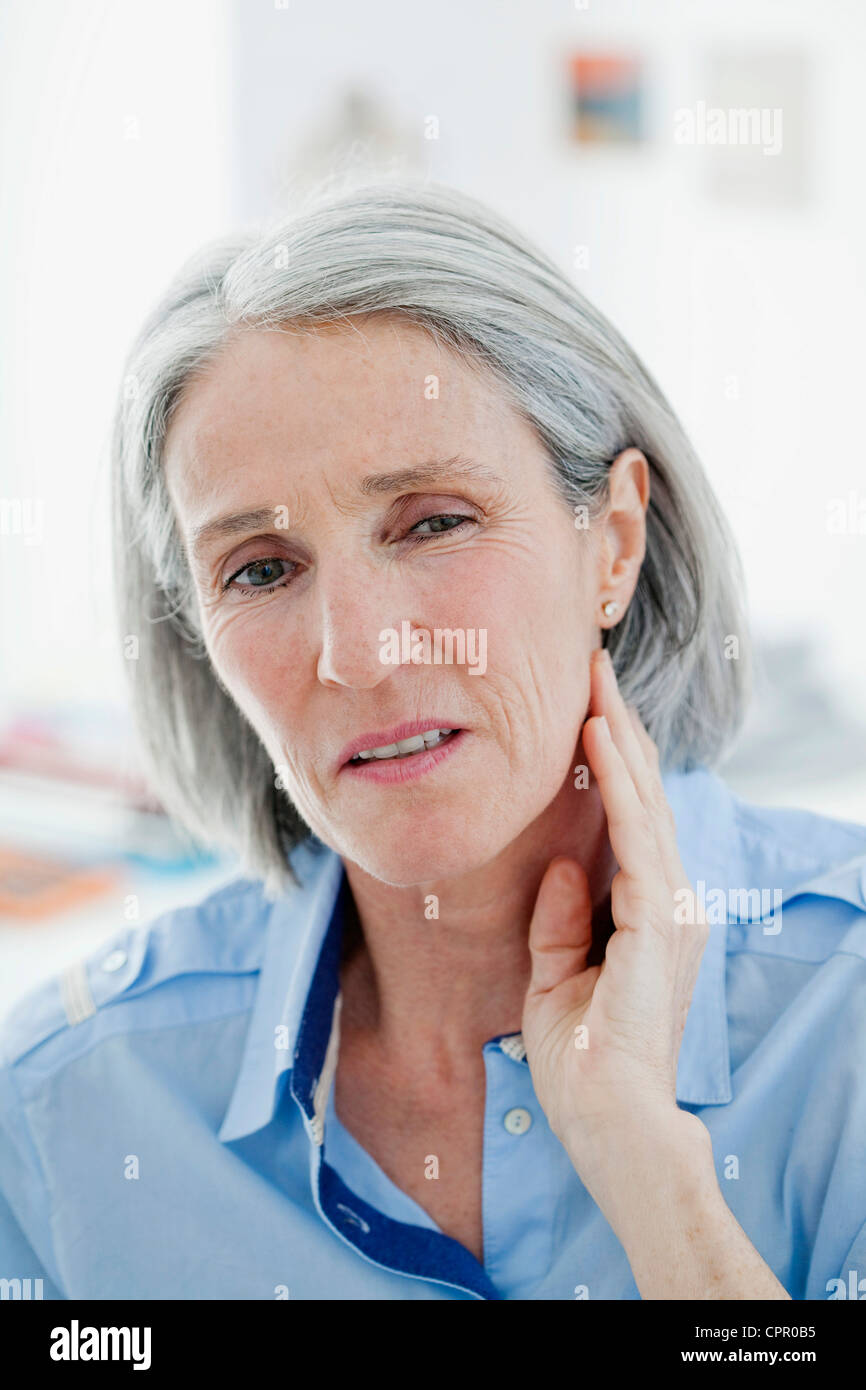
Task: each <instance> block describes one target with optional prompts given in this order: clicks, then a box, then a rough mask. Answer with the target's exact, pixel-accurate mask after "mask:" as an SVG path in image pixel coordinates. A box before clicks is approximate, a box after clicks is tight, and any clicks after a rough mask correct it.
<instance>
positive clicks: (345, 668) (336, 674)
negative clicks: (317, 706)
mask: <svg viewBox="0 0 866 1390" xmlns="http://www.w3.org/2000/svg"><path fill="white" fill-rule="evenodd" d="M318 587H319V604H318V606H317V612H318V623H319V632H318V634H317V640H318V644H319V656H318V661H317V664H316V676H317V678H318V680H319V681H320V682H321V684H322V685H325V686H333V687H336V686H348V687H350V688H352V689H354V690H372V689H374V688H375V687H376V686H377V685H379V683H380V682H381V681H383V680H385V679H386V678H387V676H388V675H389V673H390V672H391V671H392V670H393V667H392V666H389V665H387V664H386V663H384V662H383V661H381V660H380V657H379V653H380V651H382V649H383V643H382V641H380V634H381V633H382V632H383V631H385V630H386V629H389V628H396V629H397V631H398V632H399V630H400V622H401V620H402V619H403V618H404V617H405V612H402V613H397V612H396V611H395V603H394V594H393V589H391V591H390V592H388V584H387V579H386V577H384V576H382V575H381V574H376V573H374V572H371V571H370V570H369V569H362V568H361V567H359V568H357V569H354V570H353V572H352V573H349V574H347V573H346V572H345V570H343V571H342V572H340V573H332V574H329V575H327V576H326V575H324V574H323V573H322V571H321V570H320V572H319V586H318ZM398 606H399V605H398Z"/></svg>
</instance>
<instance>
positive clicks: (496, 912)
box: [341, 780, 616, 1072]
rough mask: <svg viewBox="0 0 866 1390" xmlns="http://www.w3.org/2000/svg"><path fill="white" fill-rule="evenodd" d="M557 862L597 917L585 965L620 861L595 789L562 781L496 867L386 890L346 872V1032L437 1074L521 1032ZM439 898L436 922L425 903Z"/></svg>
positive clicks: (398, 1063)
mask: <svg viewBox="0 0 866 1390" xmlns="http://www.w3.org/2000/svg"><path fill="white" fill-rule="evenodd" d="M558 854H565V855H569V856H570V857H571V858H573V859H576V860H577V862H578V863H579V864H581V866H582V867H583V868H584V870H585V871H586V873H587V875H588V878H589V887H590V892H591V894H592V901H593V906H594V917H593V933H594V939H593V951H592V955H591V957H590V964H594V963H598V961H599V960H600V959H601V952H603V948H604V945H605V944H606V941H607V937H608V936H609V934H610V913H609V903H608V900H609V894H610V884H611V879H612V877H613V875H614V873H615V872H616V861H615V860H614V858H613V853H612V851H611V848H610V843H609V840H608V837H607V823H606V820H605V815H604V809H603V806H602V803H601V797H600V795H599V791H598V787H597V786H596V784H595V783H594V782H592V783H591V784H590V786H589V787H587V788H586V789H584V790H582V791H580V792H575V790H574V788H573V786H572V784H571V781H570V780H569V781H567V782H566V784H565V785H564V786H563V787H562V789H561V790H560V792H559V794H558V795H557V797H556V798H555V799H554V801H553V802H552V803H551V804H550V805H549V806H548V807H547V809H546V810H545V811H544V813H543V814H542V815H541V816H539V817H538V819H537V820H536V821H534V822H533V823H532V824H531V825H529V826H527V828H526V829H525V830H524V831H523V833H522V834H521V835H520V836H519V837H518V838H517V839H516V840H515V841H513V842H512V843H511V844H510V845H508V846H507V847H506V848H505V849H504V850H503V851H502V852H501V853H500V854H499V855H498V856H497V857H496V859H494V860H491V861H490V862H489V863H487V864H484V865H482V866H481V867H479V868H477V869H473V870H471V871H470V872H468V873H466V874H463V875H460V876H459V877H451V878H448V879H445V880H442V881H441V882H435V881H433V882H426V883H424V884H416V885H412V886H409V887H395V886H393V885H392V884H387V883H382V882H381V880H379V879H376V878H373V877H372V876H371V875H369V874H367V873H365V871H364V870H363V869H361V868H360V867H359V866H358V865H357V864H355V863H353V862H352V861H346V877H347V879H348V883H349V887H350V889H351V893H352V898H353V899H354V909H355V913H356V918H355V920H351V917H352V914H351V913H350V921H349V922H347V925H346V936H345V939H344V961H343V967H342V974H341V988H342V991H343V1015H342V1016H343V1020H344V1026H345V1027H348V1028H351V1030H352V1032H353V1034H354V1035H355V1036H356V1037H358V1038H362V1039H363V1040H364V1041H365V1042H366V1043H367V1044H369V1045H371V1046H374V1047H375V1049H376V1053H377V1055H378V1057H379V1059H380V1060H381V1061H383V1062H385V1063H386V1064H387V1063H389V1062H390V1063H392V1064H393V1066H394V1068H395V1069H401V1070H404V1071H408V1072H412V1071H413V1070H416V1069H417V1068H418V1067H420V1068H421V1069H429V1068H430V1067H431V1064H435V1065H436V1066H437V1067H441V1068H443V1069H444V1070H445V1071H449V1070H451V1067H452V1063H453V1067H454V1068H455V1069H456V1068H459V1066H460V1065H461V1059H462V1060H463V1062H464V1063H465V1059H466V1057H467V1055H477V1054H478V1053H479V1052H480V1049H481V1047H482V1045H483V1044H484V1043H485V1042H486V1041H487V1040H488V1039H489V1038H492V1037H495V1036H496V1035H497V1034H501V1033H514V1032H517V1031H518V1030H519V1028H520V1022H521V1018H522V1014H523V1001H524V997H525V995H526V989H527V986H528V984H529V979H530V955H529V945H528V941H529V924H530V920H531V917H532V912H533V909H534V906H535V899H536V896H537V893H538V889H539V886H540V884H541V880H542V878H543V876H544V873H545V871H546V869H547V866H548V864H549V863H550V861H551V859H552V858H553V857H554V856H555V855H558ZM431 894H433V895H435V896H436V898H437V899H438V903H439V916H438V918H428V917H427V916H425V904H426V903H427V902H428V901H429V897H430V895H431Z"/></svg>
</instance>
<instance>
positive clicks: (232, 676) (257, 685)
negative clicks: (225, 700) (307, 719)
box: [205, 599, 299, 746]
mask: <svg viewBox="0 0 866 1390" xmlns="http://www.w3.org/2000/svg"><path fill="white" fill-rule="evenodd" d="M272 602H273V603H274V604H275V605H276V604H277V603H278V602H279V600H278V599H274V600H272ZM268 617H270V618H271V619H272V618H273V615H268V614H266V613H265V611H264V610H261V611H260V612H259V613H243V612H234V613H230V614H229V615H228V616H227V617H226V618H224V619H221V621H220V622H219V623H217V624H214V625H213V627H212V628H211V630H210V631H206V633H205V645H206V647H207V651H208V654H209V656H210V659H211V662H212V663H213V666H214V668H215V670H216V671H217V672H218V674H219V677H220V679H221V681H222V683H223V685H224V686H225V687H226V689H227V690H228V691H229V693H230V695H231V696H232V698H233V700H234V701H235V703H236V704H237V705H238V707H239V708H240V709H241V710H242V711H243V713H244V714H245V715H246V717H247V719H248V720H249V721H250V723H251V724H252V726H253V728H254V729H255V730H256V732H257V733H258V734H259V736H260V737H261V738H262V739H263V741H264V742H265V744H266V745H267V746H270V743H271V740H270V738H269V736H268V735H269V733H270V732H271V731H272V730H275V729H277V728H278V727H279V724H280V723H281V722H282V721H283V720H284V719H285V718H286V716H287V715H288V716H289V717H291V713H292V709H293V706H294V705H295V704H296V703H298V702H299V697H298V695H297V694H296V689H295V686H296V683H297V661H294V662H293V661H292V653H293V650H294V649H295V645H296V644H293V643H292V641H291V635H290V633H289V632H288V630H287V628H286V625H285V624H283V625H276V626H275V624H274V622H273V621H267V618H268ZM295 655H296V652H295ZM293 673H294V683H293V678H292V677H293Z"/></svg>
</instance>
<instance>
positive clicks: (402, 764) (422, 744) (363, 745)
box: [340, 721, 466, 782]
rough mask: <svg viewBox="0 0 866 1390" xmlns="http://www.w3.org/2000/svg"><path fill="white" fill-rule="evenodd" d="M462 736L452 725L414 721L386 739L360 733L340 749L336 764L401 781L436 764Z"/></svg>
mask: <svg viewBox="0 0 866 1390" xmlns="http://www.w3.org/2000/svg"><path fill="white" fill-rule="evenodd" d="M465 737H466V730H465V729H460V728H456V727H455V726H454V725H448V724H442V723H433V722H432V721H428V722H422V721H415V723H414V724H412V725H403V726H401V727H400V728H398V729H395V730H393V731H392V734H391V737H390V739H387V735H386V736H385V738H386V739H387V741H384V740H383V737H382V736H381V735H375V734H374V735H369V734H368V735H363V736H362V737H361V738H360V739H356V740H355V741H354V743H353V744H350V745H349V747H348V748H346V749H345V750H344V754H343V761H342V763H341V766H340V770H341V771H342V772H349V773H352V774H354V775H355V776H361V777H364V778H365V779H368V778H372V779H373V780H374V781H383V782H392V781H398V782H400V781H405V780H406V779H407V778H410V777H413V776H415V775H416V774H418V773H421V772H426V771H428V770H429V769H430V768H433V767H436V766H437V765H438V763H439V762H441V761H442V759H443V758H445V757H448V756H450V754H451V752H452V750H453V749H455V748H456V746H457V745H458V744H459V743H460V742H462V740H463V739H464V738H465Z"/></svg>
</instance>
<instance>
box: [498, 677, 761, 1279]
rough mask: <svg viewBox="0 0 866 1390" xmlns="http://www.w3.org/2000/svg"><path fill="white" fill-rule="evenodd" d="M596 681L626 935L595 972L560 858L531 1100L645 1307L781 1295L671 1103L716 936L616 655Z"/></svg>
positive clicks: (592, 742)
mask: <svg viewBox="0 0 866 1390" xmlns="http://www.w3.org/2000/svg"><path fill="white" fill-rule="evenodd" d="M591 672H592V696H591V711H592V713H591V717H590V718H589V719H587V721H586V722H585V724H584V727H583V746H584V749H585V750H586V756H587V758H588V760H589V763H590V766H591V768H592V771H593V774H594V775H595V779H596V781H597V783H598V786H599V790H600V792H601V797H602V801H603V803H604V808H605V812H606V814H607V825H608V835H609V838H610V844H611V847H612V849H613V852H614V854H615V856H616V859H617V862H618V864H619V872H618V873H617V874H616V875H615V877H614V879H613V884H612V887H611V908H612V912H613V920H614V925H615V928H616V930H615V931H614V933H613V935H612V936H611V938H610V940H609V941H608V943H607V950H606V953H605V958H604V961H603V962H602V964H601V966H591V967H588V966H587V964H586V960H587V955H588V953H589V949H590V946H591V944H592V902H591V900H590V894H589V887H588V884H587V878H586V874H585V873H584V872H583V870H582V868H581V867H580V866H579V865H578V864H576V863H575V862H574V861H573V860H571V859H565V858H558V859H554V860H552V861H551V864H550V866H549V868H548V870H547V872H546V873H545V875H544V878H543V879H542V881H541V887H540V888H539V891H538V897H537V899H536V904H535V911H534V913H533V917H532V922H531V924H530V931H529V946H530V951H531V953H532V978H531V980H530V984H529V988H528V990H527V992H526V1000H525V1003H524V1008H523V1024H522V1027H523V1040H524V1043H525V1044H526V1055H527V1060H528V1062H529V1067H530V1071H531V1073H532V1081H533V1085H534V1087H535V1093H536V1095H537V1097H538V1100H539V1102H540V1104H541V1106H542V1108H543V1109H544V1112H545V1114H546V1115H547V1118H548V1120H549V1122H550V1126H551V1128H552V1129H553V1131H554V1133H555V1134H556V1135H557V1136H558V1138H559V1139H560V1140H561V1142H562V1144H563V1146H564V1147H565V1149H566V1151H567V1152H568V1154H569V1156H570V1158H571V1160H572V1162H573V1164H574V1166H575V1169H576V1170H577V1173H578V1175H579V1176H580V1178H581V1179H582V1181H583V1183H584V1186H585V1187H586V1188H587V1190H588V1191H589V1193H590V1195H591V1196H592V1197H593V1199H594V1200H595V1202H596V1204H597V1205H598V1207H599V1208H600V1209H601V1211H602V1212H603V1214H604V1215H605V1217H606V1218H607V1220H608V1223H609V1225H610V1226H611V1228H612V1229H613V1231H614V1233H615V1234H616V1236H617V1237H618V1239H619V1241H620V1243H621V1245H622V1246H623V1248H624V1250H625V1252H626V1255H627V1257H628V1260H629V1264H630V1265H631V1270H632V1274H633V1275H634V1279H635V1283H636V1285H637V1288H638V1291H639V1293H640V1295H641V1297H642V1298H645V1299H646V1298H650V1299H652V1298H665V1299H726V1300H727V1299H787V1298H788V1297H789V1295H788V1293H787V1292H786V1290H785V1288H784V1287H783V1285H782V1284H780V1282H779V1280H778V1279H777V1278H776V1276H775V1274H774V1273H773V1271H772V1270H771V1269H770V1268H769V1266H768V1265H767V1264H766V1263H765V1261H764V1260H763V1259H762V1258H761V1256H760V1255H759V1253H758V1251H757V1250H756V1249H755V1247H754V1246H753V1245H752V1243H751V1241H750V1240H749V1238H748V1236H747V1235H746V1233H745V1231H744V1230H743V1229H742V1227H741V1226H740V1225H739V1224H738V1222H737V1221H736V1219H735V1217H734V1215H733V1213H732V1212H731V1210H730V1208H729V1207H728V1206H727V1204H726V1202H725V1199H724V1197H723V1196H722V1192H721V1189H720V1187H719V1184H718V1181H717V1179H716V1173H715V1166H714V1162H713V1150H712V1144H711V1141H710V1136H709V1132H708V1130H707V1129H706V1127H705V1126H704V1125H703V1124H702V1123H701V1121H700V1120H699V1119H698V1118H697V1116H695V1115H691V1114H690V1113H689V1112H688V1111H685V1110H680V1108H679V1107H678V1105H677V1102H676V1078H677V1058H678V1056H679V1050H680V1042H681V1040H682V1035H683V1028H684V1026H685V1021H686V1014H687V1013H688V1009H689V1004H690V1002H691V997H692V990H693V988H694V984H695V979H696V978H697V973H698V967H699V965H700V961H701V956H702V955H703V950H704V946H705V944H706V941H707V936H708V927H707V926H706V923H705V921H704V919H703V918H702V917H701V918H698V915H697V913H696V912H693V913H691V914H685V915H686V916H687V917H690V919H691V920H689V921H687V922H686V923H682V924H681V923H680V922H678V920H677V915H678V914H677V913H676V908H677V906H678V899H677V896H676V895H677V893H678V892H679V890H682V889H685V890H686V896H685V897H684V899H682V901H685V902H689V903H692V904H694V903H695V898H694V895H693V894H692V893H691V888H690V885H689V881H688V879H687V877H686V873H685V870H684V869H683V866H682V862H681V860H680V856H679V851H678V850H677V842H676V833H675V826H674V818H673V813H672V811H671V809H670V806H669V805H668V802H667V799H666V797H665V794H664V789H663V787H662V782H661V777H660V774H659V763H658V755H657V752H656V748H655V745H654V744H653V742H652V739H651V738H650V737H649V735H648V734H647V732H646V730H645V729H644V728H643V725H642V724H641V722H640V720H639V719H638V717H637V715H636V714H635V713H634V712H632V711H630V710H629V709H628V708H627V707H626V705H625V703H624V702H623V700H622V697H621V696H620V693H619V689H618V687H617V683H616V677H615V675H614V671H613V667H612V666H611V664H610V660H609V658H608V656H607V653H606V652H603V653H594V656H593V660H592V662H591ZM578 795H579V793H578ZM679 915H682V914H679Z"/></svg>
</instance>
